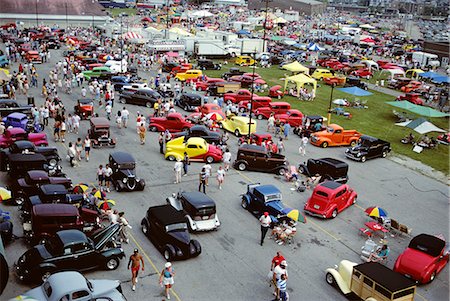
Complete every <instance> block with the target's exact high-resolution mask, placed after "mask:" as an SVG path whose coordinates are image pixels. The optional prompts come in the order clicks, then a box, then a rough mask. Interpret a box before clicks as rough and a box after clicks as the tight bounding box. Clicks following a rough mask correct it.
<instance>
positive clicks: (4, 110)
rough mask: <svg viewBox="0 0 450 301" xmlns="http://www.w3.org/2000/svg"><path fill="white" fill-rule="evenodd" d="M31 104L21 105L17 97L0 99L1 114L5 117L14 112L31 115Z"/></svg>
mask: <svg viewBox="0 0 450 301" xmlns="http://www.w3.org/2000/svg"><path fill="white" fill-rule="evenodd" d="M31 108H32V106H30V105H25V106H23V105H19V103H18V102H17V101H16V100H15V99H0V116H1V117H5V116H8V115H9V114H11V113H14V112H20V113H24V114H27V115H30V116H31Z"/></svg>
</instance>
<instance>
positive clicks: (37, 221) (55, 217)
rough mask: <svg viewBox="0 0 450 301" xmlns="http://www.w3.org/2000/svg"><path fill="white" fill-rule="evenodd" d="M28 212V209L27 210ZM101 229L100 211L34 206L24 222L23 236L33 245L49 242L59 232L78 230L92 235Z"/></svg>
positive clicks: (70, 206) (46, 205)
mask: <svg viewBox="0 0 450 301" xmlns="http://www.w3.org/2000/svg"><path fill="white" fill-rule="evenodd" d="M27 210H28V209H27ZM100 227H101V225H100V219H99V217H98V211H96V210H92V209H88V208H83V207H80V208H79V209H78V208H77V207H75V206H73V205H72V204H61V203H59V204H39V203H37V204H34V205H33V206H32V207H31V210H30V216H29V217H27V218H26V219H24V221H23V236H24V238H25V240H26V241H27V242H28V243H30V244H32V245H35V244H38V243H43V242H46V241H48V240H49V239H50V238H51V237H52V236H53V235H54V234H55V233H56V232H57V231H60V230H66V229H77V230H80V231H83V232H86V233H91V232H93V231H95V230H97V229H99V228H100Z"/></svg>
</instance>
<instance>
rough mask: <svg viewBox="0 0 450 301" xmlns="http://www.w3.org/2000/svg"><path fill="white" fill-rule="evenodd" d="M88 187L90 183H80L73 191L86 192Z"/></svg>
mask: <svg viewBox="0 0 450 301" xmlns="http://www.w3.org/2000/svg"><path fill="white" fill-rule="evenodd" d="M88 189H89V185H88V184H84V183H79V184H77V185H76V186H75V187H74V188H73V193H85V192H86V191H87V190H88Z"/></svg>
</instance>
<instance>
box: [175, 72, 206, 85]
mask: <svg viewBox="0 0 450 301" xmlns="http://www.w3.org/2000/svg"><path fill="white" fill-rule="evenodd" d="M202 75H203V73H202V70H188V71H186V72H184V73H177V75H176V76H175V79H176V80H179V81H180V82H184V81H190V80H193V79H197V78H199V77H201V76H202Z"/></svg>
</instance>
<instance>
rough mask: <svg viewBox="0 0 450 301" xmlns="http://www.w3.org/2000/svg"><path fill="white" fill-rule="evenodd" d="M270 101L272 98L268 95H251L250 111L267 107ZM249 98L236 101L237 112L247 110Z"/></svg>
mask: <svg viewBox="0 0 450 301" xmlns="http://www.w3.org/2000/svg"><path fill="white" fill-rule="evenodd" d="M271 102H272V98H270V97H268V96H258V95H257V94H254V95H253V98H252V100H251V106H252V112H255V110H256V109H258V108H261V107H267V106H268V105H269V103H271ZM249 103H250V100H243V101H240V102H239V103H238V108H239V112H241V113H244V112H245V111H247V108H248V106H249Z"/></svg>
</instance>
